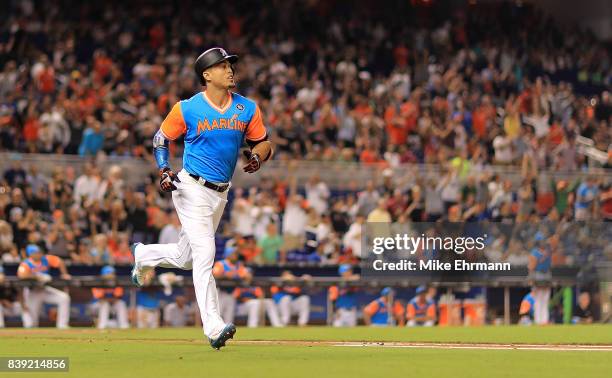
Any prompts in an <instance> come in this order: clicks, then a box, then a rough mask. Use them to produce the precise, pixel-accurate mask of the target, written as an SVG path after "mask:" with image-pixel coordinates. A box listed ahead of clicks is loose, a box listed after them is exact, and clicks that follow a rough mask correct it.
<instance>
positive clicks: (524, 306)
mask: <svg viewBox="0 0 612 378" xmlns="http://www.w3.org/2000/svg"><path fill="white" fill-rule="evenodd" d="M534 304H535V300H534V299H533V296H532V295H531V293H528V294H527V295H525V296H524V297H523V300H522V301H521V308H520V310H519V313H520V315H529V316H530V317H533V308H534Z"/></svg>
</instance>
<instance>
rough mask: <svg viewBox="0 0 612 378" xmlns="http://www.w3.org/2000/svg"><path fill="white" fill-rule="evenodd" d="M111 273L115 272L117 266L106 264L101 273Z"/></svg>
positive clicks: (104, 274) (106, 274)
mask: <svg viewBox="0 0 612 378" xmlns="http://www.w3.org/2000/svg"><path fill="white" fill-rule="evenodd" d="M109 274H115V268H113V267H112V266H110V265H106V266H104V267H102V270H100V275H101V276H108V275H109Z"/></svg>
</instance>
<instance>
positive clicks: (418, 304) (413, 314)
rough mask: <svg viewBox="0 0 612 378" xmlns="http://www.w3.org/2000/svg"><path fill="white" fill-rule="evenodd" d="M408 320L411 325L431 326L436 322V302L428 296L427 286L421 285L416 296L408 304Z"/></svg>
mask: <svg viewBox="0 0 612 378" xmlns="http://www.w3.org/2000/svg"><path fill="white" fill-rule="evenodd" d="M406 321H407V323H406V324H407V325H408V326H409V327H414V326H425V327H431V326H433V325H434V324H435V322H436V304H435V303H434V301H433V300H431V299H428V298H427V288H426V287H425V286H419V287H417V289H416V296H415V297H414V298H412V299H411V300H410V302H408V305H407V306H406Z"/></svg>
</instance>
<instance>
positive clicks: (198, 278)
mask: <svg viewBox="0 0 612 378" xmlns="http://www.w3.org/2000/svg"><path fill="white" fill-rule="evenodd" d="M237 60H238V56H236V55H230V54H228V53H227V52H226V51H225V50H224V49H222V48H220V47H215V48H212V49H209V50H206V51H205V52H204V53H202V54H201V55H200V56H199V57H198V58H197V59H196V61H195V65H194V68H195V72H196V75H197V76H198V79H199V80H200V82H201V84H202V85H203V86H205V90H204V91H202V92H199V93H197V94H195V95H194V96H193V97H191V98H190V99H188V100H183V101H180V102H178V103H176V104H175V105H174V106H173V107H172V110H171V111H170V113H169V114H168V115H167V117H166V119H165V120H164V121H163V122H162V124H161V127H160V129H159V131H158V132H157V133H156V134H155V137H154V139H153V148H154V153H155V159H156V161H157V166H158V168H159V175H160V186H161V189H162V190H163V191H166V192H172V200H173V202H174V207H175V209H176V211H177V213H178V216H179V219H180V221H181V225H182V228H181V232H180V234H179V242H178V243H172V244H152V245H143V244H137V245H134V246H133V247H132V251H133V253H134V256H135V264H134V269H133V271H132V280H133V281H134V282H135V284H136V285H140V284H141V283H142V277H143V275H144V273H145V272H146V270H150V269H153V268H155V267H156V266H162V267H176V268H182V269H193V282H194V286H195V292H196V298H197V301H198V306H199V307H200V314H201V317H202V325H203V330H204V334H205V335H206V336H207V337H208V339H209V342H210V344H211V346H212V347H213V348H215V349H220V348H221V347H223V346H224V345H225V342H226V341H227V340H228V339H230V338H232V337H233V336H234V333H236V327H235V326H234V325H233V324H231V323H229V324H225V323H224V322H223V320H222V319H221V316H220V314H219V304H218V297H217V287H216V284H215V279H214V277H213V276H212V267H213V262H214V258H215V232H216V230H217V226H218V225H219V220H220V219H221V215H222V214H223V209H224V208H225V204H226V203H227V194H228V193H227V192H228V189H229V188H230V180H231V178H232V175H233V173H234V168H235V167H236V163H237V161H238V155H239V152H240V147H241V145H242V143H243V140H244V139H246V142H247V144H248V145H249V147H250V149H249V150H248V151H245V156H246V157H247V160H248V162H247V164H246V165H245V166H244V167H243V169H244V171H245V172H248V173H253V172H256V171H257V170H259V169H260V168H261V166H262V164H263V163H264V162H265V161H266V160H268V159H269V158H270V157H271V156H272V145H271V143H270V142H269V141H268V140H267V133H266V128H265V127H264V124H263V117H262V114H261V111H260V109H259V107H258V106H257V104H256V103H255V102H254V101H252V100H250V99H248V98H246V97H243V96H241V95H239V94H237V93H234V92H231V91H230V89H232V88H234V87H235V86H236V84H235V81H234V67H233V66H232V64H233V63H235V62H236V61H237ZM183 135H184V142H185V149H184V154H183V169H182V170H181V171H179V172H178V173H175V172H174V171H173V170H172V169H171V168H170V165H169V163H168V155H169V154H168V146H169V141H171V140H175V139H177V138H179V137H180V136H183Z"/></svg>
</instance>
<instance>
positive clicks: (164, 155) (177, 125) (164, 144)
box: [153, 102, 187, 192]
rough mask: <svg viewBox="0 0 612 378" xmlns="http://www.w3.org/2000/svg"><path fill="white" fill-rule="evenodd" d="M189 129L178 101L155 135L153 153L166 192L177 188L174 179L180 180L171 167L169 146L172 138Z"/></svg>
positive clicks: (161, 185)
mask: <svg viewBox="0 0 612 378" xmlns="http://www.w3.org/2000/svg"><path fill="white" fill-rule="evenodd" d="M186 131H187V125H186V124H185V119H184V118H183V113H182V111H181V103H180V102H177V103H176V104H174V106H173V107H172V110H170V113H168V115H167V116H166V119H164V121H163V122H162V124H161V127H160V128H159V130H157V133H155V136H154V137H153V154H154V155H155V161H156V162H157V168H158V169H159V176H160V180H159V185H160V187H161V189H162V190H163V191H164V192H171V191H173V190H176V186H175V185H174V183H173V182H174V181H177V182H180V180H179V178H178V176H177V175H176V173H174V172H173V171H172V169H171V168H170V163H169V162H168V157H169V155H170V153H169V150H168V146H169V144H170V141H171V140H175V139H176V138H178V137H180V136H181V135H183V134H185V132H186Z"/></svg>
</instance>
